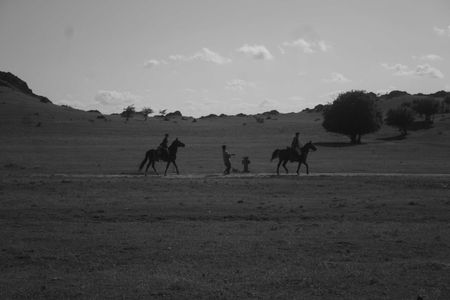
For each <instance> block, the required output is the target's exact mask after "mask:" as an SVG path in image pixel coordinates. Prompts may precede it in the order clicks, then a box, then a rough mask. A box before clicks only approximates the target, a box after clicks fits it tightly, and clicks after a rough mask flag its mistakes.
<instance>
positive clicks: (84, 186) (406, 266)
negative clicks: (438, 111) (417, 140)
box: [0, 176, 450, 299]
mask: <svg viewBox="0 0 450 300" xmlns="http://www.w3.org/2000/svg"><path fill="white" fill-rule="evenodd" d="M149 179H150V178H138V177H136V178H106V179H102V178H91V179H83V178H81V179H80V178H67V177H63V178H62V177H53V178H48V177H45V178H44V177H34V178H29V177H25V178H24V177H10V178H7V179H5V180H3V182H2V184H1V186H0V193H1V194H0V195H1V199H2V200H1V209H0V222H1V224H0V226H1V228H2V229H1V230H0V238H1V240H2V241H3V242H2V247H1V250H0V251H1V255H0V257H1V260H0V265H1V271H2V272H1V275H0V285H1V287H2V288H1V291H0V298H2V299H5V298H53V299H61V298H122V297H125V298H189V297H190V298H236V297H239V298H266V299H269V298H272V299H273V298H279V299H286V298H297V299H306V298H307V299H337V298H340V299H416V297H417V296H419V295H420V296H422V297H424V299H448V297H450V289H449V286H450V252H449V247H450V238H449V237H450V226H449V224H448V217H449V214H450V201H449V198H448V195H449V190H450V185H449V180H448V178H440V177H437V178H416V177H408V178H403V177H333V176H322V177H306V176H301V177H294V176H292V177H285V176H282V177H280V178H276V177H268V178H251V177H249V178H203V179H201V178H199V179H195V178H194V179H187V178H183V179H176V178H171V179H169V178H167V179H166V178H156V177H152V178H151V180H149Z"/></svg>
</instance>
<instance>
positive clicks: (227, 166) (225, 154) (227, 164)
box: [222, 145, 234, 175]
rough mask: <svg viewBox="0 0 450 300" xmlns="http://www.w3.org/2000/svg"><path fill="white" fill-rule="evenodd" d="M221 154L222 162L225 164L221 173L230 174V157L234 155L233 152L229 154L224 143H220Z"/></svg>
mask: <svg viewBox="0 0 450 300" xmlns="http://www.w3.org/2000/svg"><path fill="white" fill-rule="evenodd" d="M222 156H223V163H224V164H225V171H223V174H225V175H228V174H230V170H231V157H232V156H234V154H231V153H229V152H228V151H227V146H226V145H222Z"/></svg>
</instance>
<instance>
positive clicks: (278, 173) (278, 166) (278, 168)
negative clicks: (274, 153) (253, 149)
mask: <svg viewBox="0 0 450 300" xmlns="http://www.w3.org/2000/svg"><path fill="white" fill-rule="evenodd" d="M280 165H281V159H280V160H278V165H277V175H280Z"/></svg>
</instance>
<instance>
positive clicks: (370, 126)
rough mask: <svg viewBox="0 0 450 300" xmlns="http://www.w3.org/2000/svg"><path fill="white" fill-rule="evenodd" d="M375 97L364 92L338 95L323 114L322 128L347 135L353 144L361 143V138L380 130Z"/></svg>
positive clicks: (380, 118)
mask: <svg viewBox="0 0 450 300" xmlns="http://www.w3.org/2000/svg"><path fill="white" fill-rule="evenodd" d="M375 101H376V97H375V96H374V95H372V94H369V93H366V92H365V91H350V92H346V93H343V94H340V95H339V96H338V97H337V99H336V100H334V102H333V103H332V104H331V105H329V106H327V107H326V109H325V110H324V112H323V117H324V120H323V123H322V126H323V127H324V128H325V129H326V130H327V131H331V132H336V133H340V134H344V135H347V136H348V137H349V138H350V140H351V142H352V143H353V144H360V143H361V136H362V135H364V134H367V133H372V132H375V131H377V130H378V129H380V127H381V124H382V122H383V120H382V114H381V112H380V111H379V110H378V108H377V106H376V102H375Z"/></svg>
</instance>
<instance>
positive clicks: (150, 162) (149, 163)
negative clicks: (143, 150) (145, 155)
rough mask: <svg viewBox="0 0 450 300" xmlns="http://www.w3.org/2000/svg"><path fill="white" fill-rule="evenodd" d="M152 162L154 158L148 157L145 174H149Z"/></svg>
mask: <svg viewBox="0 0 450 300" xmlns="http://www.w3.org/2000/svg"><path fill="white" fill-rule="evenodd" d="M151 164H152V160H151V158H149V159H148V163H147V167H146V168H145V176H147V172H148V168H149V167H150V165H151Z"/></svg>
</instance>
